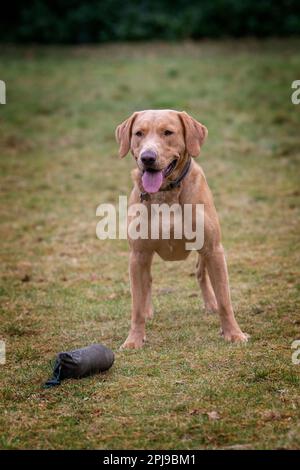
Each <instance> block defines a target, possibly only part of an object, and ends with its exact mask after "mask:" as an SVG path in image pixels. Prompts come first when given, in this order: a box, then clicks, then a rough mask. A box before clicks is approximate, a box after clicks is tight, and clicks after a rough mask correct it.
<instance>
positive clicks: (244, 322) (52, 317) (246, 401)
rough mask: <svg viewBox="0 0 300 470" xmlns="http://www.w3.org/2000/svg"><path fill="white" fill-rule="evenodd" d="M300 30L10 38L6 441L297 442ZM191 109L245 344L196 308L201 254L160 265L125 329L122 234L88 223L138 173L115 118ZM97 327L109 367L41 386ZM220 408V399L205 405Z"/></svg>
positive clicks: (4, 115) (4, 218)
mask: <svg viewBox="0 0 300 470" xmlns="http://www.w3.org/2000/svg"><path fill="white" fill-rule="evenodd" d="M299 50H300V41H282V42H280V41H266V42H260V43H257V42H253V41H247V42H242V41H240V42H239V43H232V42H224V43H210V42H203V43H198V44H192V43H186V44H173V45H166V44H152V45H142V44H141V45H138V46H136V45H134V44H132V45H115V46H103V47H86V48H70V49H68V48H62V49H58V48H27V49H16V48H4V49H3V48H2V49H1V51H0V57H1V59H0V62H1V65H0V78H1V79H2V80H4V81H5V82H6V86H7V104H6V105H0V159H1V161H0V165H1V289H0V294H1V330H0V339H2V340H5V342H6V348H7V362H6V365H2V366H0V377H1V379H0V380H1V401H0V405H1V412H0V447H1V448H9V449H16V448H22V449H23V448H25V449H29V448H41V449H44V448H50V449H62V448H76V449H90V448H101V449H117V448H119V449H127V448H134V449H140V448H146V449H155V448H156V449H184V448H186V449H197V448H200V449H201V448H210V449H214V448H218V449H219V448H250V449H252V448H288V449H290V448H300V424H299V418H300V411H299V410H300V394H299V385H300V365H295V364H293V363H292V359H291V355H292V349H291V344H292V342H293V341H294V340H296V339H300V313H299V288H300V286H299V271H298V268H299V228H300V227H299V195H300V190H299V176H300V174H299V157H300V145H299V143H300V142H299V141H300V105H299V106H296V105H293V104H292V103H291V93H292V90H291V83H292V82H293V81H294V80H296V79H300V76H299V74H300V56H299ZM146 108H175V109H179V110H186V111H187V112H189V113H191V114H192V115H193V116H194V117H195V118H197V119H198V120H200V121H201V122H203V123H204V124H205V125H206V126H207V127H208V129H209V138H208V140H207V143H206V144H205V147H204V148H203V150H202V154H201V157H200V158H199V159H198V161H199V163H200V164H201V165H202V167H203V169H204V171H205V173H206V176H207V179H208V182H209V184H210V186H211V188H212V190H213V193H214V197H215V203H216V206H217V209H218V212H219V215H220V219H221V224H222V230H223V242H224V246H225V249H226V253H227V258H228V266H229V273H230V282H231V290H232V298H233V304H234V308H235V312H236V317H237V319H238V321H239V323H240V325H241V328H242V329H243V330H244V331H246V332H247V333H249V334H250V335H251V340H250V342H249V343H248V344H247V345H243V346H241V345H231V344H227V343H225V342H224V341H223V340H222V339H221V338H220V337H219V321H218V318H217V316H215V315H208V314H206V313H204V312H203V302H202V299H201V298H200V294H199V292H198V287H197V284H196V280H195V278H194V276H193V273H194V265H195V261H196V257H195V256H193V255H194V254H192V255H191V256H190V258H189V259H188V260H187V261H185V262H177V266H176V269H174V264H173V263H166V262H163V261H161V260H159V259H155V262H154V266H153V278H154V307H155V318H154V319H153V320H152V321H151V322H150V323H149V324H148V328H147V339H148V342H147V344H146V346H145V348H144V349H143V350H140V351H122V352H121V351H119V346H120V345H121V344H122V342H123V341H124V340H125V338H126V335H127V333H128V329H129V318H130V295H129V287H128V271H127V263H128V248H127V241H126V240H116V241H114V240H110V241H100V240H98V239H97V238H96V235H95V228H96V224H97V222H98V220H99V219H97V218H96V214H95V211H96V207H97V206H98V205H99V204H100V203H103V202H110V203H117V202H118V196H119V194H123V195H126V194H129V192H130V188H131V177H130V170H131V168H133V162H132V161H131V158H130V157H127V158H125V159H124V160H119V159H118V158H117V145H116V143H115V140H114V130H115V127H116V125H117V124H118V123H119V122H121V121H122V120H123V119H125V118H126V117H127V116H129V115H130V114H131V112H132V111H134V110H137V109H146ZM93 342H103V343H104V344H106V345H107V346H109V347H111V348H112V349H113V350H114V351H115V353H116V360H115V365H114V366H113V368H112V369H111V370H110V371H109V372H107V373H106V374H104V375H102V376H99V375H98V376H93V377H90V378H86V379H83V380H80V381H78V380H77V381H76V380H73V381H72V380H69V381H66V382H64V383H63V384H62V385H61V386H60V387H57V388H54V389H49V390H45V389H43V388H42V384H43V382H45V380H46V379H47V378H48V377H49V376H50V373H51V361H52V360H53V358H54V357H55V354H56V353H57V352H59V351H62V350H69V349H73V348H77V347H83V346H86V345H88V344H90V343H93ZM212 412H215V413H212Z"/></svg>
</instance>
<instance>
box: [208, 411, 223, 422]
mask: <svg viewBox="0 0 300 470" xmlns="http://www.w3.org/2000/svg"><path fill="white" fill-rule="evenodd" d="M207 416H208V418H209V419H210V420H211V421H216V420H217V419H221V416H220V415H219V413H218V412H217V411H209V412H208V413H207Z"/></svg>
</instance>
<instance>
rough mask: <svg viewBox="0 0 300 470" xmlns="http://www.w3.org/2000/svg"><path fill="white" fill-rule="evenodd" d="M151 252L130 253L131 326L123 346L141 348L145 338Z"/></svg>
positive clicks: (148, 310)
mask: <svg viewBox="0 0 300 470" xmlns="http://www.w3.org/2000/svg"><path fill="white" fill-rule="evenodd" d="M152 258H153V253H150V252H149V253H148V252H142V251H135V250H132V251H131V253H130V260H129V273H130V285H131V297H132V312H131V328H130V331H129V335H128V338H127V339H126V341H125V343H124V344H123V346H122V347H123V348H132V349H133V348H141V347H142V346H143V344H144V342H145V340H146V334H145V323H146V318H147V317H148V316H150V314H151V262H152Z"/></svg>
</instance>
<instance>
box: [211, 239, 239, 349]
mask: <svg viewBox="0 0 300 470" xmlns="http://www.w3.org/2000/svg"><path fill="white" fill-rule="evenodd" d="M205 261H206V263H207V269H208V273H209V277H210V280H211V283H212V286H213V289H214V292H215V295H216V298H217V303H218V311H219V315H220V320H221V325H222V334H223V336H224V338H225V340H227V341H233V342H244V341H247V338H248V335H247V334H245V333H243V332H242V330H241V329H240V327H239V325H238V323H237V321H236V319H235V316H234V313H233V309H232V305H231V299H230V290H229V281H228V273H227V264H226V260H225V255H224V249H223V246H222V245H221V244H219V245H218V246H217V247H214V248H213V249H212V250H211V251H209V253H206V254H205Z"/></svg>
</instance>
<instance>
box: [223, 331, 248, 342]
mask: <svg viewBox="0 0 300 470" xmlns="http://www.w3.org/2000/svg"><path fill="white" fill-rule="evenodd" d="M221 335H222V336H223V338H224V339H225V341H230V342H231V343H247V341H248V339H249V338H250V336H249V335H248V334H247V333H243V332H242V331H241V330H237V331H236V330H234V331H227V332H226V333H224V332H223V331H221Z"/></svg>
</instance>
